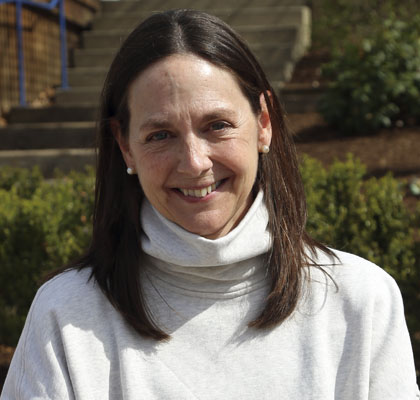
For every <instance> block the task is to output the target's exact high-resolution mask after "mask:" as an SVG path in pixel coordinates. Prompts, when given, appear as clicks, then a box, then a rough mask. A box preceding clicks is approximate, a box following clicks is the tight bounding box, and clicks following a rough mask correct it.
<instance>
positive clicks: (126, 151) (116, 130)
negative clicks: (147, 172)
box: [110, 118, 135, 170]
mask: <svg viewBox="0 0 420 400" xmlns="http://www.w3.org/2000/svg"><path fill="white" fill-rule="evenodd" d="M110 126H111V131H112V134H113V135H114V138H115V140H116V141H117V143H118V146H119V147H120V150H121V154H122V156H123V158H124V161H125V164H126V165H127V168H129V167H130V168H132V169H133V170H135V164H134V160H133V157H132V155H131V151H130V147H129V145H128V140H127V138H125V137H124V136H123V134H122V131H121V124H120V122H119V121H118V120H117V119H115V118H112V119H111V121H110Z"/></svg>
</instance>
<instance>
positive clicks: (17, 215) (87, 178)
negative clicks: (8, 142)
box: [0, 168, 94, 345]
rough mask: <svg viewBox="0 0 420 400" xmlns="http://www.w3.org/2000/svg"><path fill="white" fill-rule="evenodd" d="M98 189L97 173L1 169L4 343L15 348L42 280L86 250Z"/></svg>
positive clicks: (1, 317) (1, 334)
mask: <svg viewBox="0 0 420 400" xmlns="http://www.w3.org/2000/svg"><path fill="white" fill-rule="evenodd" d="M93 186H94V180H93V174H92V172H90V173H87V174H83V173H72V174H70V175H68V176H66V177H65V176H58V175H57V177H56V179H53V180H44V179H43V178H42V176H41V174H40V172H39V170H38V169H34V170H32V171H30V170H24V169H12V168H1V169H0V282H1V291H0V321H2V322H1V324H0V343H2V344H6V345H15V344H16V342H17V340H18V338H19V335H20V331H21V330H22V326H23V323H24V321H25V317H26V313H27V311H28V308H29V306H30V304H31V301H32V299H33V297H34V295H35V291H36V288H37V287H38V285H39V283H40V281H41V278H42V276H43V275H44V274H45V273H46V272H47V271H51V270H53V269H56V268H57V267H59V266H61V265H63V264H66V263H68V262H69V261H70V260H71V259H72V258H75V257H77V255H79V254H80V253H81V252H82V251H83V249H84V248H85V247H86V246H87V244H88V242H89V238H90V235H91V224H90V220H91V215H92V206H93Z"/></svg>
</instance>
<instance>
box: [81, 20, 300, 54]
mask: <svg viewBox="0 0 420 400" xmlns="http://www.w3.org/2000/svg"><path fill="white" fill-rule="evenodd" d="M236 30H237V32H238V33H239V34H240V35H242V36H243V37H244V39H245V40H246V41H247V42H248V44H251V45H252V44H256V43H265V44H268V43H273V44H275V43H294V42H295V41H296V40H297V39H298V37H300V36H301V35H303V34H302V33H300V32H299V29H298V28H297V27H296V26H295V25H282V26H275V25H274V26H273V25H262V26H259V25H252V26H240V27H237V29H236ZM127 35H128V31H127V30H126V29H108V30H92V31H88V32H86V33H85V34H84V38H83V43H84V46H83V47H84V48H86V49H104V48H105V49H106V48H116V47H119V46H120V45H121V44H122V42H123V41H124V39H125V38H126V37H127ZM305 45H306V43H305Z"/></svg>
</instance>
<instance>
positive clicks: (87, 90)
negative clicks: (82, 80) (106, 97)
mask: <svg viewBox="0 0 420 400" xmlns="http://www.w3.org/2000/svg"><path fill="white" fill-rule="evenodd" d="M101 90H102V86H100V85H97V86H86V87H82V86H73V87H72V88H70V90H61V89H57V92H56V96H55V104H56V105H57V106H60V107H75V106H80V107H86V106H89V107H94V108H97V107H98V105H99V100H100V95H101Z"/></svg>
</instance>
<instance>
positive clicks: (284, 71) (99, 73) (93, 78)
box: [68, 61, 293, 100]
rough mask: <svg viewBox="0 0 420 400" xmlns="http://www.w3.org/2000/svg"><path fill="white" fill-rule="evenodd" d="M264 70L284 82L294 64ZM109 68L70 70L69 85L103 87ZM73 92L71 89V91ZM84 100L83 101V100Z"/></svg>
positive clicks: (279, 63) (77, 68)
mask: <svg viewBox="0 0 420 400" xmlns="http://www.w3.org/2000/svg"><path fill="white" fill-rule="evenodd" d="M264 64H265V63H263V68H264V71H265V73H266V74H267V77H268V79H269V80H270V81H284V80H287V78H290V76H291V73H292V70H293V64H292V62H281V61H280V62H277V63H274V62H273V63H271V64H269V65H264ZM108 69H109V68H108V66H104V67H102V66H101V67H76V68H71V69H69V70H68V79H69V85H70V88H71V87H92V86H94V87H99V86H102V85H103V83H104V80H105V77H106V74H107V72H108ZM69 91H71V89H70V90H69ZM81 100H82V99H81Z"/></svg>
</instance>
